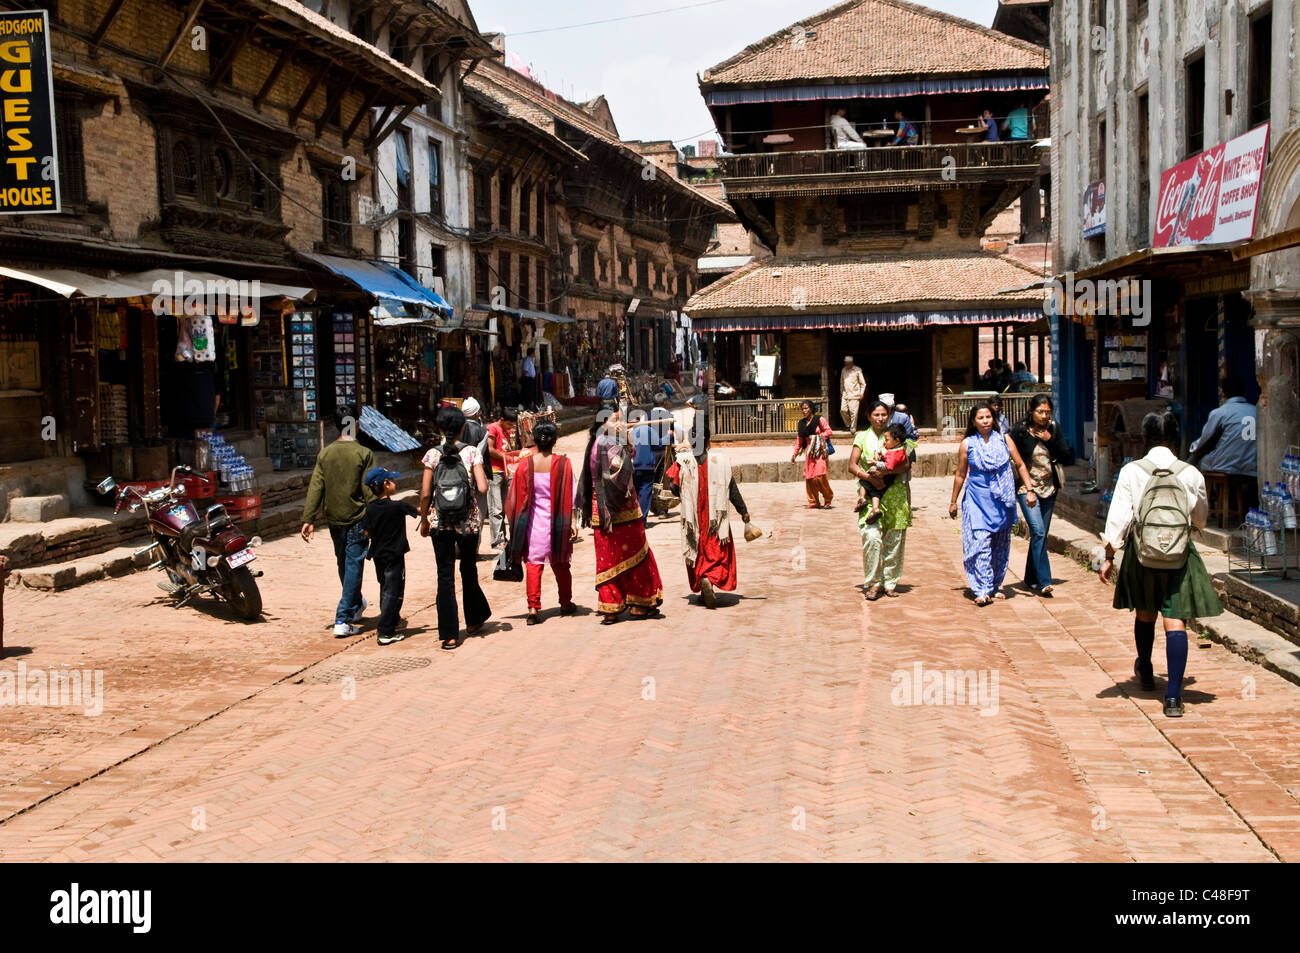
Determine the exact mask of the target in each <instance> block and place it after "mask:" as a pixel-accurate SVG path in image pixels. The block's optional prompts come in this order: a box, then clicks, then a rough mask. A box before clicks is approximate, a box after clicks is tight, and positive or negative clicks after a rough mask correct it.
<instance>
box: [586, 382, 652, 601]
mask: <svg viewBox="0 0 1300 953" xmlns="http://www.w3.org/2000/svg"><path fill="white" fill-rule="evenodd" d="M632 470H633V467H632V455H631V454H630V453H628V436H627V430H626V428H625V427H624V426H623V425H622V422H621V421H620V419H619V411H618V407H617V405H615V404H613V403H612V402H606V403H605V404H602V405H601V409H600V413H599V414H597V415H596V422H595V423H594V424H593V425H592V427H591V436H590V439H589V440H588V441H587V451H586V453H585V454H584V455H583V458H582V479H581V481H580V482H579V484H578V499H577V502H576V503H575V504H574V505H575V506H577V507H578V509H579V512H580V513H581V514H582V525H583V526H590V527H592V529H593V530H595V544H596V591H597V600H598V602H597V606H596V611H597V612H599V613H600V614H601V615H602V616H603V617H604V618H602V619H601V624H602V625H611V624H613V623H614V622H617V621H618V617H619V616H620V615H622V613H623V610H624V609H627V610H628V614H629V615H630V616H631V617H632V618H634V619H653V618H659V617H660V616H661V613H660V612H659V606H660V605H661V604H662V603H663V601H664V587H663V583H662V581H661V580H660V578H659V567H658V565H656V563H655V557H654V553H652V552H651V551H650V546H649V544H648V543H647V542H646V537H645V524H644V523H643V522H642V520H641V505H640V504H639V503H638V502H637V498H636V487H634V486H633V485H632Z"/></svg>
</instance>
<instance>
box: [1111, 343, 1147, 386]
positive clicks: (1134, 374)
mask: <svg viewBox="0 0 1300 953" xmlns="http://www.w3.org/2000/svg"><path fill="white" fill-rule="evenodd" d="M1101 379H1102V380H1103V381H1113V382H1116V383H1123V382H1128V381H1143V382H1145V381H1146V379H1147V336H1146V335H1145V334H1103V335H1102V347H1101Z"/></svg>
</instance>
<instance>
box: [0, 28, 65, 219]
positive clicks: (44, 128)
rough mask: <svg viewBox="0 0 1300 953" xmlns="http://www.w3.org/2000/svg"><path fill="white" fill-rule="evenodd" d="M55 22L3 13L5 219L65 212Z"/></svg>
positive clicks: (1, 203)
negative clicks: (53, 39) (58, 129)
mask: <svg viewBox="0 0 1300 953" xmlns="http://www.w3.org/2000/svg"><path fill="white" fill-rule="evenodd" d="M49 26H50V20H49V14H48V13H47V12H46V11H44V10H25V11H23V10H20V11H17V12H7V11H6V12H0V215H31V214H33V213H36V212H57V211H59V210H60V209H59V159H58V155H57V153H56V146H55V134H54V81H53V77H52V71H51V69H50V30H49Z"/></svg>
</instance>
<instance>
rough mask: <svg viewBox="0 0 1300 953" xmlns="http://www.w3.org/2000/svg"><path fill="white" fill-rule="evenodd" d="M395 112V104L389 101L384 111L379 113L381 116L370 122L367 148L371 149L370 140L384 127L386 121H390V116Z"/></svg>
mask: <svg viewBox="0 0 1300 953" xmlns="http://www.w3.org/2000/svg"><path fill="white" fill-rule="evenodd" d="M392 114H393V105H392V103H389V104H388V105H387V106H385V107H384V111H383V112H381V113H380V114H379V118H378V119H376V120H375V121H374V122H372V123H371V124H370V135H369V136H367V137H366V150H367V151H369V149H370V140H371V139H373V138H374V137H375V133H376V132H377V131H378V130H380V129H383V128H384V123H386V122H388V117H389V116H391V115H392Z"/></svg>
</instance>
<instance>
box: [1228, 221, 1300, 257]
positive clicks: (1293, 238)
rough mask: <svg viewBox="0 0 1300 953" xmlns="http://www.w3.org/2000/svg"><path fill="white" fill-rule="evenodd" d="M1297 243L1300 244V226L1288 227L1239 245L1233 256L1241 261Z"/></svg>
mask: <svg viewBox="0 0 1300 953" xmlns="http://www.w3.org/2000/svg"><path fill="white" fill-rule="evenodd" d="M1296 245H1300V228H1288V229H1287V230H1286V231H1284V232H1278V233H1277V234H1275V235H1265V236H1264V237H1263V238H1257V239H1255V240H1254V241H1253V242H1247V243H1246V244H1244V245H1239V246H1238V247H1236V248H1234V249H1233V250H1232V257H1233V260H1235V261H1241V260H1242V259H1243V258H1254V257H1255V256H1256V255H1265V254H1267V253H1268V252H1271V251H1281V250H1282V249H1283V248H1294V247H1295V246H1296Z"/></svg>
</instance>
